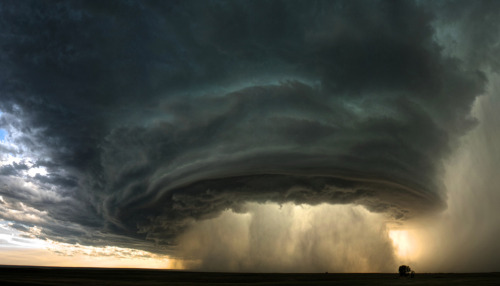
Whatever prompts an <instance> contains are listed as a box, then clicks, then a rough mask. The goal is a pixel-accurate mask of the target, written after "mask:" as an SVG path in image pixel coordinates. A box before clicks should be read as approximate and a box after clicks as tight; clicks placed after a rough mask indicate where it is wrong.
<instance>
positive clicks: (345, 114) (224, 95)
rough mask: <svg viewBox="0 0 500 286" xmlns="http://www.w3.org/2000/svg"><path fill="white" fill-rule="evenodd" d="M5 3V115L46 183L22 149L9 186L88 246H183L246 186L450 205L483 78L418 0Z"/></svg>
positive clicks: (280, 196) (397, 206)
mask: <svg viewBox="0 0 500 286" xmlns="http://www.w3.org/2000/svg"><path fill="white" fill-rule="evenodd" d="M0 13H1V14H2V17H1V22H0V27H1V29H2V30H3V31H4V32H3V33H2V35H1V37H2V40H1V42H2V44H1V51H2V52H1V57H2V64H1V66H0V74H1V79H0V80H1V83H0V84H1V95H0V96H1V103H0V110H1V111H2V112H4V114H2V122H1V124H2V126H1V128H4V129H5V130H7V131H8V132H10V134H13V135H12V136H11V137H12V141H13V142H14V143H15V144H17V146H21V147H20V149H19V150H20V151H18V152H19V153H20V154H24V156H30V158H33V162H32V164H33V166H38V167H43V168H45V169H46V170H47V174H46V175H39V176H37V177H36V176H35V177H33V178H31V177H30V178H28V177H26V176H24V179H28V180H30V181H31V182H33V184H36V185H39V186H41V188H38V189H32V190H29V191H28V190H25V189H23V188H20V187H16V185H17V184H19V180H18V179H19V178H21V177H22V176H23V175H21V173H18V172H19V171H18V170H19V169H22V165H14V164H10V165H7V166H2V169H0V173H1V175H2V176H4V177H5V178H6V182H12V183H11V184H10V183H9V184H4V185H3V186H1V187H0V194H1V195H2V197H3V198H4V199H6V200H20V201H23V203H25V204H26V205H29V206H31V207H35V208H37V209H39V210H44V211H46V213H47V216H48V217H50V218H52V219H54V220H55V221H57V223H55V222H54V223H46V224H44V231H43V232H42V235H45V236H46V237H49V238H52V239H54V238H56V239H58V240H63V241H64V240H67V241H69V242H74V241H78V242H79V243H82V244H105V243H109V240H106V237H111V238H113V241H114V243H115V244H116V245H119V246H123V247H133V248H134V247H135V248H143V249H151V247H153V246H154V245H172V244H176V239H177V238H178V237H179V235H180V234H181V233H182V232H183V231H184V230H185V229H186V227H187V226H188V225H189V224H190V223H191V222H193V221H195V220H203V219H207V218H213V217H216V216H217V215H219V214H220V213H221V212H222V211H224V210H227V209H232V210H234V211H236V212H244V211H245V210H244V205H245V203H247V202H260V203H264V202H276V203H287V202H292V203H295V204H311V205H317V204H321V203H330V204H360V205H363V206H365V207H366V208H367V209H368V210H370V211H373V212H381V213H387V214H389V215H390V216H392V217H393V218H395V219H400V220H402V219H407V218H410V217H414V216H419V215H421V214H428V213H432V212H435V211H439V210H442V209H443V208H444V207H445V197H446V194H445V192H444V189H443V187H442V185H441V181H440V175H441V172H442V166H441V160H442V159H443V158H445V157H446V156H447V155H448V154H449V153H450V152H451V151H452V146H453V144H454V143H455V142H456V140H457V139H458V138H459V136H461V135H463V134H464V133H465V132H466V131H467V130H469V129H470V128H471V127H472V126H473V125H474V120H473V119H472V118H471V117H470V116H469V112H470V108H471V104H472V103H473V101H474V99H475V98H476V96H478V95H479V94H481V93H482V92H483V88H484V85H485V83H486V77H485V75H484V73H482V72H481V71H479V70H477V69H476V67H475V66H472V65H468V64H467V65H466V64H463V62H462V61H461V60H460V59H459V58H457V57H454V56H453V55H448V54H446V53H443V49H442V47H441V46H440V45H439V43H437V42H436V38H435V30H434V28H433V26H432V25H431V23H432V21H434V18H433V13H432V12H430V11H429V9H426V7H423V6H421V5H417V4H415V3H413V2H411V1H399V2H390V1H378V2H360V1H307V2H304V1H269V2H243V1H231V2H225V1H215V2H205V1H200V2H198V1H181V2H175V1H168V2H153V1H141V2H133V1H131V2H114V1H109V2H106V3H100V4H96V3H94V2H90V1H74V2H63V1H61V2H60V1H54V2H39V1H26V2H22V3H19V2H4V3H2V4H1V6H0ZM2 150H3V149H2ZM7 178H8V179H7ZM14 190H15V191H14ZM48 191H50V192H52V194H53V197H52V198H47V199H41V198H40V196H38V197H37V196H36V195H35V194H40V195H42V194H45V193H47V192H48ZM26 194H32V195H26ZM61 200H62V201H65V202H68V204H67V206H70V207H64V208H61V206H60V204H57V203H56V202H59V201H61ZM2 218H3V219H12V220H15V219H14V218H8V217H6V216H5V215H2ZM18 221H20V222H21V223H25V224H26V225H28V226H30V225H32V224H33V222H29V221H23V220H22V219H19V220H18ZM65 222H67V225H68V226H69V225H70V226H71V227H66V226H67V225H65ZM73 227H76V228H78V229H77V230H74V229H73ZM167 249H168V248H167ZM158 251H162V250H161V249H160V248H158Z"/></svg>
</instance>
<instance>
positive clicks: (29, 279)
mask: <svg viewBox="0 0 500 286" xmlns="http://www.w3.org/2000/svg"><path fill="white" fill-rule="evenodd" d="M0 285H372V286H373V285H500V273H425V274H417V275H416V276H415V278H404V277H399V276H398V275H397V274H396V273H367V274H363V273H350V274H349V273H347V274H345V273H342V274H341V273H218V272H190V271H172V270H150V269H123V268H122V269H110V268H65V267H28V266H2V267H0Z"/></svg>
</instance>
